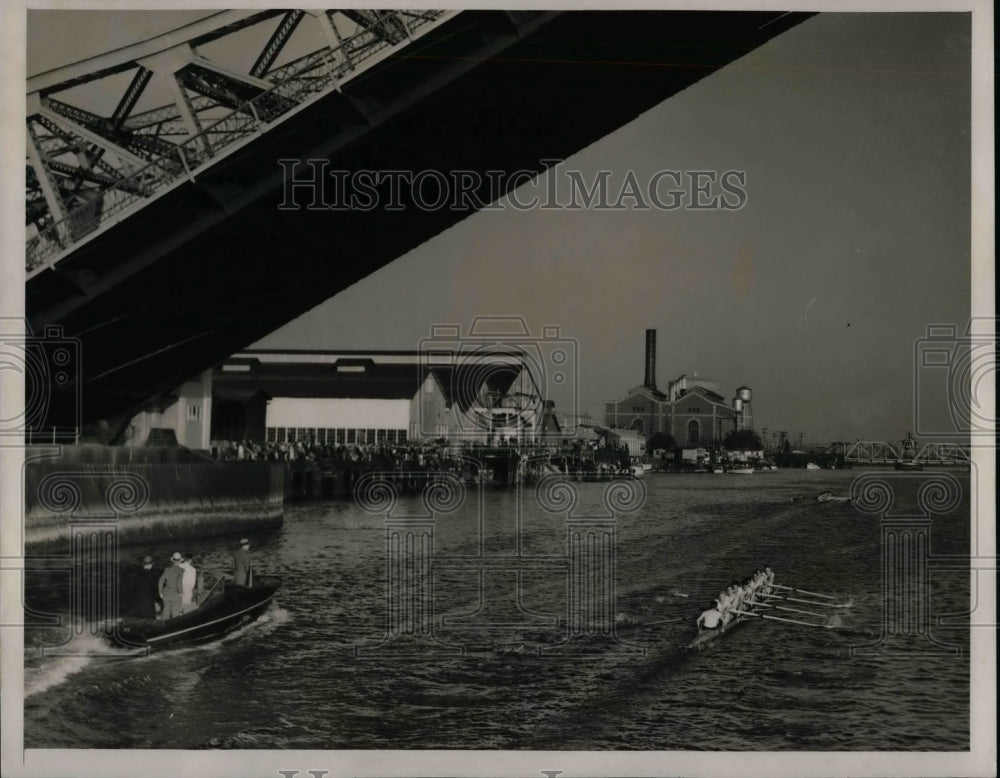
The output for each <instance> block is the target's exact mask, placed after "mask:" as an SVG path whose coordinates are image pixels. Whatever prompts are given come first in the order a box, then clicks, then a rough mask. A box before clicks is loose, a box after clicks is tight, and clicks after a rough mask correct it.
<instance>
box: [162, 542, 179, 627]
mask: <svg viewBox="0 0 1000 778" xmlns="http://www.w3.org/2000/svg"><path fill="white" fill-rule="evenodd" d="M182 561H184V558H183V557H182V556H181V555H180V554H179V553H178V552H176V551H175V552H174V554H173V556H171V557H170V564H169V565H167V569H166V570H164V571H163V575H161V576H160V582H159V591H160V599H161V600H163V618H164V620H166V619H172V618H174V617H175V616H180V615H181V613H182V610H181V597H182V594H183V578H184V570H182V569H181V567H180V564H181V562H182Z"/></svg>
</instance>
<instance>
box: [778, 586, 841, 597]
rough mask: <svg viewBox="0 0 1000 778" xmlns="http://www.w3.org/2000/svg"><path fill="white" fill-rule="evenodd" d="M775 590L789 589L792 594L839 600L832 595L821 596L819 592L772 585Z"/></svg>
mask: <svg viewBox="0 0 1000 778" xmlns="http://www.w3.org/2000/svg"><path fill="white" fill-rule="evenodd" d="M771 586H773V587H774V588H775V589H787V590H788V591H790V592H798V593H799V594H808V595H809V596H810V597H822V598H823V599H824V600H839V599H840V598H839V597H834V596H833V595H832V594H820V593H819V592H810V591H809V590H808V589H796V588H795V587H794V586H782V585H781V584H771Z"/></svg>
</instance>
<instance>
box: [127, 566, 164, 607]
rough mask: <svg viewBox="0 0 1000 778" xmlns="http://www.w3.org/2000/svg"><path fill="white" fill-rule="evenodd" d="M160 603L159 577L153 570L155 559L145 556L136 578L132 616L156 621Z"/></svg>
mask: <svg viewBox="0 0 1000 778" xmlns="http://www.w3.org/2000/svg"><path fill="white" fill-rule="evenodd" d="M159 601H160V592H159V576H158V575H157V574H156V571H155V570H153V557H151V556H144V557H143V558H142V567H141V568H140V569H139V572H138V573H136V576H135V586H134V587H133V597H132V615H134V616H136V617H138V618H140V619H155V618H156V608H157V605H159Z"/></svg>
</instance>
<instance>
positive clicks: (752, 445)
mask: <svg viewBox="0 0 1000 778" xmlns="http://www.w3.org/2000/svg"><path fill="white" fill-rule="evenodd" d="M722 445H723V446H725V448H726V450H727V451H760V450H761V449H763V448H764V446H763V444H761V442H760V438H759V437H758V436H757V433H756V432H754V431H753V430H733V431H732V432H730V433H729V434H728V435H726V437H725V438H723V440H722Z"/></svg>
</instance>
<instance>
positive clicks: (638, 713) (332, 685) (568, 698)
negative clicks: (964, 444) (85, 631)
mask: <svg viewBox="0 0 1000 778" xmlns="http://www.w3.org/2000/svg"><path fill="white" fill-rule="evenodd" d="M858 474H859V472H858V471H855V472H854V473H851V472H843V471H840V472H828V471H820V472H816V471H810V472H805V471H779V472H771V473H758V474H755V475H753V476H737V475H689V476H685V475H669V474H650V475H648V476H647V477H646V479H645V481H644V483H645V487H646V490H647V492H648V494H647V498H646V501H645V504H644V506H643V507H642V508H641V509H640V510H639V511H637V512H634V513H631V514H625V515H621V516H620V517H619V520H618V527H617V545H616V564H617V574H616V584H617V601H616V605H615V610H616V614H618V615H619V618H620V619H621V620H622V621H621V629H620V631H619V641H618V642H615V641H609V640H602V639H591V640H584V641H582V642H581V641H578V642H576V643H573V644H572V645H571V647H572V648H574V649H575V651H576V655H574V654H573V652H572V651H570V650H567V649H557V650H555V651H554V652H550V653H548V654H546V655H544V656H537V655H535V654H534V653H532V652H533V651H535V650H537V649H538V648H539V647H543V648H544V647H550V646H552V645H553V644H556V643H558V642H559V640H560V639H561V638H562V637H564V636H565V622H564V621H563V622H561V623H560V622H558V621H555V619H558V618H563V617H564V616H565V609H566V606H565V601H566V594H565V592H566V578H565V573H564V572H562V570H561V569H560V568H559V567H558V565H557V564H553V565H552V566H551V567H550V568H549V567H546V566H541V569H538V570H534V571H529V572H525V573H524V574H523V575H522V578H521V590H522V592H523V595H522V604H523V605H524V607H525V608H526V609H527V610H528V611H530V614H532V615H528V614H526V613H525V612H524V611H517V610H516V609H515V608H513V607H512V606H509V603H510V602H511V601H512V598H513V597H514V595H515V593H516V588H515V583H516V574H514V573H512V572H509V571H508V572H506V573H502V574H495V575H494V574H491V573H486V574H485V575H484V576H483V582H482V586H483V588H482V598H483V600H484V601H485V604H486V606H487V608H486V609H485V610H478V611H477V607H478V604H479V599H480V594H479V592H480V588H479V586H480V578H479V574H478V573H477V572H476V571H475V570H455V569H447V564H446V562H445V560H447V559H448V558H449V557H452V558H453V557H454V556H455V555H460V554H464V555H469V554H475V553H477V550H478V548H479V545H480V543H481V544H482V548H483V550H484V551H485V553H493V554H499V553H505V554H511V553H513V552H514V551H515V550H516V548H517V542H518V533H517V523H516V518H515V517H516V516H517V510H516V508H517V504H518V496H517V494H516V493H515V492H513V491H487V492H486V493H485V494H484V496H483V504H482V508H481V509H480V508H477V507H475V505H473V504H470V502H471V501H467V503H466V504H463V506H462V507H460V508H459V509H458V510H457V511H455V512H453V513H449V514H445V515H442V516H440V517H438V518H437V521H436V526H435V558H436V560H441V561H442V564H441V565H440V566H439V568H438V569H437V570H436V572H435V578H434V586H435V589H434V608H435V612H434V619H435V620H436V622H438V623H439V624H440V621H441V619H444V628H443V629H440V630H439V635H440V640H439V648H440V651H439V653H438V654H436V655H426V654H425V655H424V656H423V657H417V658H414V657H412V656H409V657H400V656H394V655H393V654H392V653H391V652H390V651H387V650H379V648H378V643H379V640H380V639H381V638H382V637H383V636H384V633H385V623H386V622H385V610H386V541H385V524H384V521H383V519H382V518H380V517H378V516H373V515H370V514H368V513H365V512H364V511H362V510H361V509H360V508H359V507H358V506H356V505H354V504H352V503H348V502H344V501H340V502H336V501H331V502H324V503H311V504H299V505H292V506H289V508H288V510H287V511H286V517H285V524H284V527H283V528H282V529H280V530H278V531H275V532H274V533H272V534H269V535H261V536H259V537H257V538H255V554H256V557H257V560H258V561H257V565H258V569H259V570H260V571H261V572H269V573H274V574H277V575H279V576H281V577H282V579H283V581H284V583H283V586H282V589H281V591H280V592H279V595H278V598H277V601H276V603H275V604H273V605H272V607H271V609H270V610H269V611H268V612H267V613H266V614H265V616H264V618H263V619H262V620H261V621H260V622H257V623H255V624H252V625H249V626H248V627H245V628H243V629H242V630H241V631H239V632H238V633H235V634H234V635H231V636H230V637H228V638H227V639H226V640H224V641H221V642H216V643H214V644H210V645H207V646H203V647H197V648H188V649H182V650H179V651H171V652H164V653H162V654H155V655H152V656H148V657H138V658H137V657H125V656H123V655H122V654H123V652H116V651H113V650H111V649H107V648H104V647H102V646H100V644H99V643H98V642H97V641H96V639H94V638H78V639H77V640H76V641H74V642H73V643H71V644H70V648H71V649H74V650H76V653H79V654H82V656H71V657H66V656H63V657H56V656H41V657H40V656H38V655H37V653H38V652H37V649H38V647H39V646H40V645H42V644H44V643H46V642H49V643H51V642H55V641H56V640H57V638H56V634H57V633H58V634H61V633H59V632H58V630H51V629H49V630H43V629H36V630H31V631H29V633H28V634H27V635H26V638H25V643H26V653H27V656H26V660H25V661H26V668H25V673H26V678H25V696H26V699H25V745H26V746H27V747H29V748H38V747H64V748H66V747H68V748H87V747H90V748H114V747H127V748H275V749H281V748H292V749H314V748H315V749H342V748H503V749H548V750H551V749H573V750H590V749H642V750H675V749H684V750H688V749H706V750H738V749H746V750H780V749H787V750H879V749H891V750H897V749H913V750H965V749H968V747H969V713H968V706H969V682H968V679H969V663H968V635H967V630H965V631H963V630H961V629H957V630H948V631H946V630H943V629H938V628H936V629H935V631H934V636H935V638H937V639H938V640H939V641H944V642H949V643H951V644H954V645H955V646H957V647H959V648H960V649H961V654H960V655H958V656H955V655H948V654H940V653H939V654H932V653H930V651H929V649H931V648H933V647H934V644H932V643H930V642H929V641H926V640H921V639H915V638H907V639H905V640H902V641H898V640H897V641H896V642H895V643H893V644H892V645H893V646H894V647H895V648H896V649H898V651H896V652H895V653H890V652H889V651H888V646H887V645H885V644H883V645H877V641H878V639H879V637H880V635H881V634H882V624H883V619H882V613H883V603H882V589H881V585H882V584H881V580H882V577H881V528H880V521H879V518H878V517H877V516H871V515H865V514H861V513H859V512H858V511H856V510H855V509H854V508H853V507H852V506H851V505H850V504H846V503H817V502H816V501H815V499H814V498H815V496H816V495H817V494H818V493H819V492H822V491H825V490H830V491H832V492H834V493H835V494H838V493H840V494H844V493H846V492H847V490H848V489H849V486H850V482H851V480H852V478H853V477H854V476H856V475H858ZM926 475H927V474H924V476H926ZM886 476H887V477H891V473H886ZM956 477H957V478H958V479H959V481H960V483H961V484H962V486H963V490H964V492H965V494H964V496H963V499H962V502H961V503H960V505H959V507H958V508H956V509H955V510H954V511H953V512H951V513H950V514H948V515H947V516H946V517H943V518H937V519H935V521H934V525H933V529H932V533H931V534H932V538H931V551H932V553H933V554H934V555H938V554H962V553H967V552H968V548H969V534H968V516H969V503H968V496H967V491H968V484H969V479H968V475H967V474H964V473H963V474H957V475H956ZM917 483H918V482H917V480H915V479H914V478H913V477H912V475H911V477H910V480H909V481H908V482H906V483H905V484H904V485H903V486H902V487H899V488H900V489H901V491H902V492H905V493H906V494H905V495H904V497H906V498H912V497H914V496H915V494H916V486H917ZM907 484H908V485H907ZM605 486H606V485H604V484H597V483H583V484H575V487H576V489H577V490H578V493H579V504H578V505H577V507H576V512H577V514H588V513H590V514H593V513H595V512H596V511H598V509H599V508H600V506H601V504H602V503H601V497H602V494H603V490H604V488H605ZM795 497H806V498H808V499H801V500H794V501H793V498H795ZM522 503H523V513H522V516H521V522H522V530H521V533H520V537H521V543H522V550H523V553H525V554H534V555H538V554H549V555H560V554H562V553H564V550H565V538H566V527H565V524H564V521H563V519H562V518H561V517H560V516H557V515H553V514H550V513H547V512H545V511H544V510H542V509H541V508H540V506H539V504H538V502H537V500H536V498H535V495H534V493H533V492H532V493H529V494H527V495H526V496H525V497H524V499H523V501H522ZM418 508H419V501H418V500H417V498H404V499H403V500H401V502H400V504H399V505H398V506H397V509H396V513H397V514H401V513H406V512H410V513H416V512H417V509H418ZM480 510H481V511H482V515H483V516H484V522H483V535H482V538H481V540H480V539H479V536H478V533H477V521H476V518H477V516H478V515H479V511H480ZM232 542H233V539H232V538H224V539H211V540H207V541H204V542H201V543H198V544H193V543H190V542H189V543H186V546H187V547H188V548H192V549H193V550H195V551H196V552H198V553H200V554H201V555H202V556H203V558H204V562H203V565H204V567H205V569H207V570H218V571H220V572H221V571H224V570H225V569H226V560H227V555H228V549H229V548H230V547H231V546H232ZM168 545H169V544H162V545H161V546H157V547H155V548H153V547H148V548H145V547H144V548H136V549H127V550H126V552H125V553H126V555H128V556H133V555H134V556H140V555H141V554H143V553H146V552H147V551H153V552H156V553H157V555H158V557H159V558H163V556H164V552H169V550H171V549H168V548H167V546H168ZM133 552H134V554H133ZM764 563H770V564H771V565H772V566H773V567H774V568H775V570H776V573H777V580H778V582H781V583H791V584H795V585H799V586H801V587H804V588H806V589H812V590H815V591H818V592H834V593H838V594H843V595H847V596H850V597H851V598H853V601H854V605H853V607H851V608H849V609H846V610H844V611H842V612H841V617H842V619H843V624H844V628H845V629H844V630H838V631H828V630H821V629H814V628H809V627H800V626H796V625H790V624H780V623H775V622H759V621H754V622H750V623H747V624H745V625H743V626H741V627H740V628H739V629H738V630H735V631H733V632H732V633H731V634H729V635H726V636H725V637H723V638H722V639H721V640H720V641H718V642H716V644H715V645H714V646H712V647H711V648H709V649H707V650H705V651H702V652H697V653H685V652H683V651H682V650H681V649H682V647H683V646H684V645H686V643H687V642H688V641H689V640H690V639H691V637H692V633H693V629H694V623H693V621H694V617H695V615H696V614H697V612H698V611H699V610H701V608H702V607H703V606H704V605H705V603H706V602H707V601H708V600H710V599H711V597H714V595H715V594H716V592H717V591H718V589H719V588H720V587H721V585H722V584H724V583H725V582H727V581H728V580H729V579H731V578H732V577H735V576H743V575H745V574H746V573H748V572H749V571H750V570H752V569H753V568H754V567H757V566H761V565H763V564H764ZM931 569H932V573H931V575H930V604H929V609H930V613H931V616H936V615H939V614H941V613H957V612H961V611H963V610H965V605H966V604H967V603H968V601H969V599H968V597H969V590H968V575H967V573H962V572H961V571H946V570H934V568H933V564H932V565H931ZM38 586H39V585H36V589H37V588H38ZM678 592H679V593H683V594H688V595H689V596H688V597H686V598H685V597H680V596H677V594H675V593H678ZM34 594H35V595H38V596H43V598H44V595H45V594H51V592H49V593H46V592H38V591H35V592H34ZM802 607H806V608H808V606H802ZM498 613H499V614H506V615H507V617H508V621H509V622H511V624H510V626H505V627H496V626H493V627H487V626H484V622H485V621H488V619H487V616H490V615H492V616H496V615H497V614H498ZM678 619H680V620H678ZM496 620H497V619H494V621H496ZM663 622H665V623H663ZM636 624H637V626H636ZM863 644H869V645H870V646H871V647H870V648H869V649H868V650H864V649H862V650H859V651H857V652H855V653H854V654H853V655H852V651H851V648H852V646H862V645H863ZM460 645H461V646H464V647H465V648H466V655H464V656H454V655H449V652H452V651H453V650H454V649H455V648H456V647H457V646H460ZM356 647H360V653H361V655H360V656H356V655H355V649H356ZM498 647H499V648H498ZM637 648H644V649H645V652H641V651H639V650H637ZM900 652H902V653H900Z"/></svg>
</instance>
